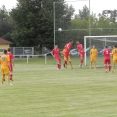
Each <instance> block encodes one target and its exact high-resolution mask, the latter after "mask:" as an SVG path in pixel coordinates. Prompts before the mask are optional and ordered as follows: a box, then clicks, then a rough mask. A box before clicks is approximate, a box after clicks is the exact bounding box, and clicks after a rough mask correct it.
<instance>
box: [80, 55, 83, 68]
mask: <svg viewBox="0 0 117 117" xmlns="http://www.w3.org/2000/svg"><path fill="white" fill-rule="evenodd" d="M83 61H84V57H83V56H80V67H82V64H83Z"/></svg>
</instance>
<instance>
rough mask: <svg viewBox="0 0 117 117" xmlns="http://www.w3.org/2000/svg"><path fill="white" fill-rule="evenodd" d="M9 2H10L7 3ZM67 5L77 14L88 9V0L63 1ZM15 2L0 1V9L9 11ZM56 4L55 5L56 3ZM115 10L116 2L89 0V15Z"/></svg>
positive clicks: (110, 0) (116, 0) (113, 0)
mask: <svg viewBox="0 0 117 117" xmlns="http://www.w3.org/2000/svg"><path fill="white" fill-rule="evenodd" d="M9 1H10V2H9ZM65 1H67V3H68V4H72V5H73V7H74V8H75V10H76V11H75V13H78V11H79V9H80V10H81V9H82V8H83V6H84V5H86V6H87V7H89V0H65ZM16 4H17V0H0V7H1V6H2V5H5V7H6V8H7V9H8V10H10V9H12V8H13V7H16ZM56 4H57V3H56ZM115 9H117V0H90V11H91V13H92V12H93V13H96V14H98V13H102V11H103V10H115Z"/></svg>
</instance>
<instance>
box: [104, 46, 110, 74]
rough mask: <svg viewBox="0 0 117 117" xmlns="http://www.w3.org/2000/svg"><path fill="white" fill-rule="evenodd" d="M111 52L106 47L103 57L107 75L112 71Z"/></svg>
mask: <svg viewBox="0 0 117 117" xmlns="http://www.w3.org/2000/svg"><path fill="white" fill-rule="evenodd" d="M110 54H111V50H110V49H108V46H105V49H104V50H103V56H104V67H105V69H106V73H107V72H108V71H111V65H110V64H111V59H110Z"/></svg>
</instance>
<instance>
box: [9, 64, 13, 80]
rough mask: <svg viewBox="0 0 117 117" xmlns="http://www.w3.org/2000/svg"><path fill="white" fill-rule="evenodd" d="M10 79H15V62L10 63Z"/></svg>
mask: <svg viewBox="0 0 117 117" xmlns="http://www.w3.org/2000/svg"><path fill="white" fill-rule="evenodd" d="M10 68H11V69H10V80H12V81H13V64H12V63H11V64H10Z"/></svg>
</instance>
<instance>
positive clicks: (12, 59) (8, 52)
mask: <svg viewBox="0 0 117 117" xmlns="http://www.w3.org/2000/svg"><path fill="white" fill-rule="evenodd" d="M7 55H8V56H9V58H10V68H11V69H10V80H12V81H13V66H14V56H13V54H12V53H11V48H8V50H7Z"/></svg>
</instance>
